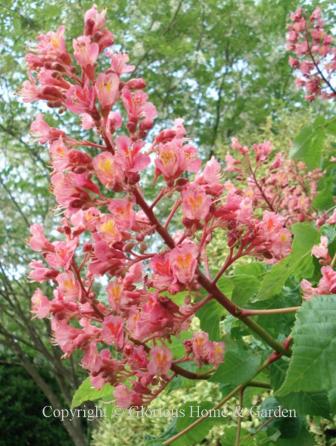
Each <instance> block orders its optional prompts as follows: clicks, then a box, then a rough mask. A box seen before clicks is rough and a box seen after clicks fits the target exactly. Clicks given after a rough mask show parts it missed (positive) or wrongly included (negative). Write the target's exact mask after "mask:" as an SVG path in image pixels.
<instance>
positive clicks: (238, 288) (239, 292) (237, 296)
mask: <svg viewBox="0 0 336 446" xmlns="http://www.w3.org/2000/svg"><path fill="white" fill-rule="evenodd" d="M232 281H233V283H234V288H233V292H232V300H233V301H234V302H235V303H236V304H238V305H245V304H246V303H247V302H248V301H249V300H251V299H252V298H253V297H254V296H255V295H256V294H257V292H258V290H259V287H260V280H259V279H258V277H256V276H251V275H248V274H237V275H234V276H233V277H232Z"/></svg>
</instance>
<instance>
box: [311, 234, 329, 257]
mask: <svg viewBox="0 0 336 446" xmlns="http://www.w3.org/2000/svg"><path fill="white" fill-rule="evenodd" d="M311 252H312V255H313V256H314V257H316V258H317V259H323V260H329V259H330V255H329V251H328V237H326V236H324V235H322V236H321V240H320V244H319V245H314V246H313V248H312V251H311Z"/></svg>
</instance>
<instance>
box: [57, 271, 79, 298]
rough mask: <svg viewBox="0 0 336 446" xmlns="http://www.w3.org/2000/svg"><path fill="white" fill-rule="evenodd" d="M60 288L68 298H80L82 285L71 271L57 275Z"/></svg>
mask: <svg viewBox="0 0 336 446" xmlns="http://www.w3.org/2000/svg"><path fill="white" fill-rule="evenodd" d="M56 280H57V283H58V289H59V291H60V292H61V294H62V295H63V296H64V297H65V299H66V300H74V301H76V300H79V299H80V297H81V289H80V285H79V283H78V281H77V279H76V278H75V276H74V274H73V273H72V272H71V271H68V272H66V273H61V274H59V275H58V276H57V279H56Z"/></svg>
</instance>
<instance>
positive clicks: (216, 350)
mask: <svg viewBox="0 0 336 446" xmlns="http://www.w3.org/2000/svg"><path fill="white" fill-rule="evenodd" d="M207 358H208V362H209V364H212V365H213V366H214V367H218V366H219V364H221V363H222V362H223V361H224V342H209V345H208V354H207Z"/></svg>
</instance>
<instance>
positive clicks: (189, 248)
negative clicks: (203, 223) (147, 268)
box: [169, 241, 198, 284]
mask: <svg viewBox="0 0 336 446" xmlns="http://www.w3.org/2000/svg"><path fill="white" fill-rule="evenodd" d="M169 259H170V263H171V269H172V272H173V275H174V277H175V279H176V280H177V281H179V282H180V283H183V284H190V283H191V282H192V281H193V279H194V275H195V272H196V268H197V259H198V248H197V246H196V245H195V244H194V243H193V242H189V241H186V242H184V243H183V244H182V245H180V246H177V247H176V248H174V249H173V250H172V251H171V252H170V255H169Z"/></svg>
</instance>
